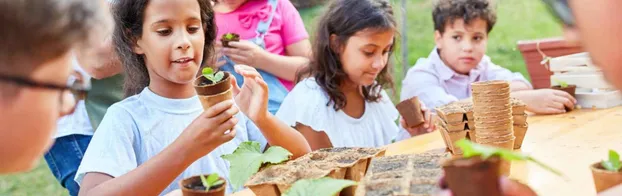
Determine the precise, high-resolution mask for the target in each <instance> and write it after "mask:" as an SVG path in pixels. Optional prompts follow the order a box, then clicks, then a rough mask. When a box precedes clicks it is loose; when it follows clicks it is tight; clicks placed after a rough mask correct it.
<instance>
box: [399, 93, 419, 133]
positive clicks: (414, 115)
mask: <svg viewBox="0 0 622 196" xmlns="http://www.w3.org/2000/svg"><path fill="white" fill-rule="evenodd" d="M395 107H396V108H397V111H399V112H400V115H402V117H403V118H404V120H405V121H406V125H407V126H409V127H417V126H419V125H421V124H423V123H424V122H425V119H424V118H423V113H422V111H421V103H420V102H419V98H417V97H413V98H410V99H407V100H404V101H402V102H400V103H399V104H397V105H396V106H395Z"/></svg>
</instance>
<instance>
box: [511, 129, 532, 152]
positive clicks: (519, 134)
mask: <svg viewBox="0 0 622 196" xmlns="http://www.w3.org/2000/svg"><path fill="white" fill-rule="evenodd" d="M528 127H529V126H528V125H527V124H524V125H514V137H516V139H515V140H514V149H519V148H521V147H522V146H523V140H524V139H525V135H527V128H528Z"/></svg>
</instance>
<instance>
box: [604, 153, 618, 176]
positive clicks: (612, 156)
mask: <svg viewBox="0 0 622 196" xmlns="http://www.w3.org/2000/svg"><path fill="white" fill-rule="evenodd" d="M601 165H602V166H603V167H604V168H605V169H607V170H609V171H613V172H618V171H620V168H622V163H620V155H619V154H618V152H616V151H615V150H609V160H607V161H602V162H601Z"/></svg>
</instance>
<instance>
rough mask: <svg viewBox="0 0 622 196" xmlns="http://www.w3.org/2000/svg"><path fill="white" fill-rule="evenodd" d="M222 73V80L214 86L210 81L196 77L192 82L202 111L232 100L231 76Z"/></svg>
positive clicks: (227, 73)
mask: <svg viewBox="0 0 622 196" xmlns="http://www.w3.org/2000/svg"><path fill="white" fill-rule="evenodd" d="M224 73H225V76H224V77H223V79H222V80H221V81H220V82H218V83H216V84H211V81H209V80H207V79H206V78H205V77H203V76H200V77H198V78H197V79H196V80H195V81H194V89H195V90H196V91H197V95H199V100H200V101H201V104H202V105H203V109H205V110H207V109H208V108H209V107H211V106H213V105H216V104H217V103H220V102H222V101H226V100H230V99H232V98H233V95H232V93H231V81H230V80H231V77H233V76H231V74H230V73H229V72H224Z"/></svg>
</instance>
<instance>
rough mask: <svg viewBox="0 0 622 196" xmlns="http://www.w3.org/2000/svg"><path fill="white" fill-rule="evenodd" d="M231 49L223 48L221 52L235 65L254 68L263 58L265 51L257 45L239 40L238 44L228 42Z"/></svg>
mask: <svg viewBox="0 0 622 196" xmlns="http://www.w3.org/2000/svg"><path fill="white" fill-rule="evenodd" d="M229 45H231V47H233V48H223V49H222V51H223V53H224V54H225V55H227V56H228V57H229V58H230V59H231V60H233V62H235V63H236V64H243V65H250V66H253V67H255V66H256V65H257V64H258V62H260V61H261V58H263V57H264V56H265V53H266V51H265V50H263V49H262V48H261V47H259V46H258V45H257V44H255V43H253V42H250V41H248V40H240V41H239V42H230V43H229Z"/></svg>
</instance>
